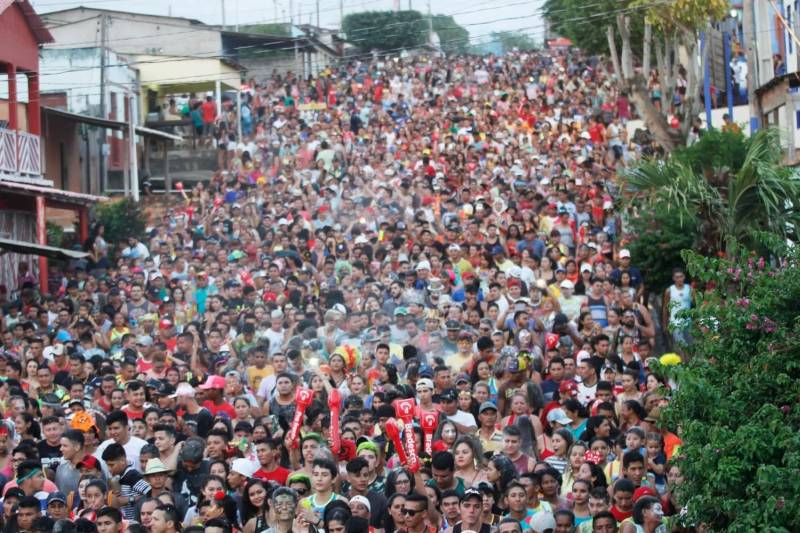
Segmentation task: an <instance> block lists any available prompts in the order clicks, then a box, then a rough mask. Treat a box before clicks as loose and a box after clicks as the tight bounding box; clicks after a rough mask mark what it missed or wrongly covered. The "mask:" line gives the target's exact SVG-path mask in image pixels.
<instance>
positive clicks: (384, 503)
mask: <svg viewBox="0 0 800 533" xmlns="http://www.w3.org/2000/svg"><path fill="white" fill-rule="evenodd" d="M367 499H368V500H369V507H370V511H369V512H370V515H369V516H370V520H369V525H371V526H372V527H377V528H381V527H383V517H384V515H386V514H387V513H388V508H389V502H388V500H387V499H386V497H385V496H384V495H383V494H380V493H378V492H375V491H373V490H370V491H367Z"/></svg>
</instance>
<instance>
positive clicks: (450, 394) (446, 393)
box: [439, 387, 458, 402]
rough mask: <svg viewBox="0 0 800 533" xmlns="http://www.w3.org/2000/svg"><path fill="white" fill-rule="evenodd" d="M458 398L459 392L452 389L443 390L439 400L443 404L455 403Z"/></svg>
mask: <svg viewBox="0 0 800 533" xmlns="http://www.w3.org/2000/svg"><path fill="white" fill-rule="evenodd" d="M456 398H458V392H457V391H456V389H454V388H452V387H450V388H449V389H445V390H443V391H442V393H441V394H440V395H439V400H441V401H443V402H454V401H456Z"/></svg>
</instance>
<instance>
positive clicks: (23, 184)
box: [0, 0, 101, 291]
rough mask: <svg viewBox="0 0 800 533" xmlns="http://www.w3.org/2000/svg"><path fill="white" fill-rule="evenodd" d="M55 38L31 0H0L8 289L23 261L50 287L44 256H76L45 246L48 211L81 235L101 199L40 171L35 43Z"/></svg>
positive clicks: (0, 273) (0, 167) (1, 200)
mask: <svg viewBox="0 0 800 533" xmlns="http://www.w3.org/2000/svg"><path fill="white" fill-rule="evenodd" d="M52 40H53V38H52V36H51V35H50V32H48V31H47V29H46V28H45V26H44V24H43V23H42V20H41V19H40V18H39V16H38V15H37V14H36V12H35V11H34V9H33V7H32V6H31V4H30V3H29V2H28V0H0V283H1V284H4V285H5V286H6V287H7V288H8V289H9V290H10V291H14V290H16V289H18V287H16V281H15V279H16V274H17V271H18V268H19V264H20V263H21V262H26V263H28V264H29V265H30V268H31V270H32V271H33V272H35V273H37V274H38V276H39V278H38V279H39V285H40V288H41V289H43V290H44V291H47V287H48V283H47V281H48V280H47V258H48V257H57V258H66V257H75V256H76V253H73V252H70V251H68V250H61V249H59V248H51V247H48V246H47V231H46V223H47V220H48V216H50V215H51V214H55V211H56V210H58V211H59V212H60V214H62V215H64V214H66V215H67V216H69V215H70V214H71V215H73V216H75V217H76V218H77V220H76V222H77V227H78V235H79V238H80V240H81V242H83V240H85V239H86V238H87V237H88V232H89V208H90V206H91V205H92V204H93V203H94V202H96V201H98V200H100V199H101V198H99V197H96V196H91V195H88V194H81V193H76V192H70V191H64V190H61V189H58V188H55V187H53V181H52V180H49V179H47V178H46V177H45V176H44V168H43V165H42V162H43V160H44V159H43V157H42V144H43V139H42V137H41V133H42V130H41V107H40V95H39V87H40V74H39V51H40V47H41V46H42V45H43V44H45V43H49V42H52ZM77 255H80V253H77ZM84 255H85V254H84Z"/></svg>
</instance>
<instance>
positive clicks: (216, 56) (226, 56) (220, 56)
mask: <svg viewBox="0 0 800 533" xmlns="http://www.w3.org/2000/svg"><path fill="white" fill-rule="evenodd" d="M669 1H670V0H661V1H656V2H652V3H651V4H643V5H638V6H635V7H630V8H628V7H626V8H622V9H619V10H615V11H611V12H601V13H597V14H594V15H589V16H586V17H574V18H573V19H567V21H575V22H580V21H584V20H588V19H592V18H597V17H605V16H608V15H609V14H615V13H617V12H628V11H633V10H640V9H649V8H650V7H655V6H657V5H663V4H665V3H668V2H669ZM523 3H524V2H519V1H517V2H510V3H508V4H501V5H500V6H492V7H491V8H484V9H476V10H468V11H463V12H456V13H453V14H451V15H446V16H453V15H456V14H468V13H476V12H481V11H487V10H490V9H491V10H495V9H496V8H497V7H503V6H517V5H521V4H523ZM601 4H604V2H596V3H595V4H588V5H586V6H584V7H592V6H593V5H595V6H596V5H601ZM539 14H541V12H540V11H539V10H537V11H534V12H533V13H532V14H530V15H525V16H514V17H504V18H499V19H493V20H488V21H482V22H474V23H469V24H465V26H483V25H486V24H492V23H496V22H504V21H508V20H520V19H526V18H532V17H535V16H537V15H539ZM407 25H408V23H407V22H404V23H392V24H389V25H386V26H383V27H379V26H372V27H367V28H361V29H360V30H361V31H363V32H366V31H369V30H374V29H386V28H388V27H393V26H405V27H407ZM544 27H545V26H542V28H544ZM191 31H209V29H208V28H204V29H202V30H200V29H194V30H191ZM404 33H405V32H399V33H394V34H388V35H387V37H396V36H399V35H401V34H404ZM166 35H168V34H164V35H161V36H166ZM156 36H158V34H156ZM136 38H137V39H141V38H144V36H137V37H136ZM471 39H472V38H471V37H470V40H471ZM365 40H367V39H366V38H361V39H358V38H352V39H348V42H351V43H357V42H361V41H365ZM300 41H306V42H307V43H310V42H311V41H310V40H309V39H308V38H307V37H298V38H295V39H294V41H293V42H292V44H290V45H288V46H286V47H279V48H270V49H269V51H272V52H280V51H291V50H294V48H295V43H296V42H300ZM257 48H260V45H256V44H254V45H242V46H237V47H234V48H232V49H231V51H234V50H235V51H241V50H251V49H257ZM398 50H402V48H398ZM384 52H385V51H384ZM135 55H148V54H135ZM364 55H365V56H366V55H368V54H364ZM176 57H188V58H190V59H230V56H229V54H224V53H223V54H220V53H217V52H216V51H213V52H207V53H205V54H202V53H201V54H198V55H194V56H170V57H169V58H164V59H150V60H140V61H132V62H125V63H117V64H112V65H107V66H106V67H107V68H109V67H114V66H121V67H131V66H135V65H140V64H149V63H168V62H172V61H175V60H176ZM95 68H96V67H80V68H75V69H67V70H63V71H59V72H55V73H46V74H45V73H42V74H40V76H47V75H50V76H52V75H60V74H66V73H69V72H80V71H87V70H94V69H95Z"/></svg>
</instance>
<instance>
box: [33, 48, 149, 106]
mask: <svg viewBox="0 0 800 533" xmlns="http://www.w3.org/2000/svg"><path fill="white" fill-rule="evenodd" d="M106 61H107V65H110V66H109V67H107V68H106V110H107V112H110V110H111V103H110V102H111V93H114V94H115V95H116V98H117V103H116V105H117V108H118V109H120V110H121V109H123V101H122V98H123V95H124V93H127V92H132V93H134V95H135V93H136V85H137V81H138V80H137V72H136V70H135V69H133V68H131V67H129V66H127V65H126V64H125V63H126V62H125V60H124V58H122V57H120V56H119V55H117V54H116V53H114V52H111V51H109V52H108V53H107V58H106ZM100 64H101V57H100V48H94V47H89V48H69V49H52V48H45V49H44V50H42V61H41V84H40V92H41V93H42V94H45V93H48V92H51V93H52V92H63V93H65V94H66V96H67V111H69V112H71V113H81V114H84V115H90V116H97V117H99V116H100ZM134 98H136V96H134ZM122 119H124V115H123V116H122V117H118V118H117V120H122Z"/></svg>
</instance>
